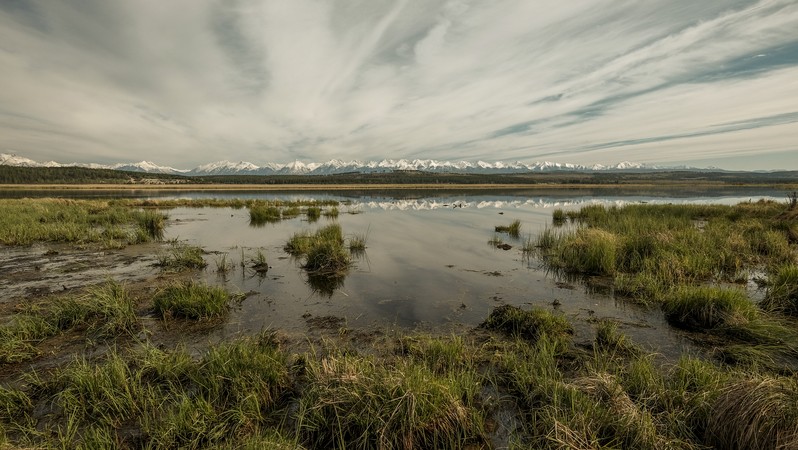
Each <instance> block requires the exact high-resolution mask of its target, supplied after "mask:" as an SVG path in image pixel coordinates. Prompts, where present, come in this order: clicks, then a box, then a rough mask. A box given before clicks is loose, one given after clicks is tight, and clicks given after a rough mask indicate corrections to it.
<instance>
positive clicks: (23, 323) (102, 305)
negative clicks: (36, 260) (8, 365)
mask: <svg viewBox="0 0 798 450" xmlns="http://www.w3.org/2000/svg"><path fill="white" fill-rule="evenodd" d="M138 328H139V321H138V318H137V316H136V311H135V305H134V302H133V299H131V297H130V295H129V293H128V291H127V289H126V288H125V287H124V286H123V285H121V284H119V283H117V282H115V281H108V282H106V283H104V284H101V285H98V286H94V287H91V288H89V289H87V290H86V292H85V293H83V294H80V295H68V296H63V297H55V298H51V299H47V300H46V301H44V302H42V303H40V304H34V305H31V306H29V307H28V308H27V310H25V311H24V312H22V313H20V314H17V315H16V316H15V317H14V318H13V319H12V321H11V322H10V323H7V324H4V325H3V326H2V327H0V363H2V362H16V361H24V360H26V359H29V358H31V357H33V356H35V355H36V354H38V350H37V348H36V344H38V343H40V342H42V341H43V340H45V339H47V338H50V337H53V336H55V335H56V334H58V333H60V332H62V331H67V330H72V329H81V330H84V332H85V333H86V335H87V336H88V337H90V338H92V339H97V340H108V339H110V338H113V337H115V336H119V335H123V334H127V335H132V334H133V333H134V332H135V331H136V330H137V329H138Z"/></svg>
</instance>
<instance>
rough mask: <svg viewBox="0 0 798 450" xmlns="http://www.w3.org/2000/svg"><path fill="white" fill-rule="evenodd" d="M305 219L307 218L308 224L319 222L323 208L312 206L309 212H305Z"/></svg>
mask: <svg viewBox="0 0 798 450" xmlns="http://www.w3.org/2000/svg"><path fill="white" fill-rule="evenodd" d="M305 217H307V219H308V222H315V221H317V220H319V217H321V208H319V207H318V206H310V207H308V209H307V210H305Z"/></svg>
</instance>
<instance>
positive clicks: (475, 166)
mask: <svg viewBox="0 0 798 450" xmlns="http://www.w3.org/2000/svg"><path fill="white" fill-rule="evenodd" d="M0 165H9V166H19V167H67V166H77V167H88V168H102V169H116V170H126V171H132V172H145V173H163V174H173V175H189V176H203V175H333V174H340V173H352V172H358V173H380V172H391V171H396V170H413V171H422V172H435V173H478V174H496V173H524V172H555V171H583V172H596V171H602V172H607V171H635V170H637V171H641V170H666V169H674V168H671V167H659V166H649V165H646V164H640V163H634V162H629V161H623V162H620V163H618V164H614V165H610V166H607V165H602V164H594V165H590V166H587V165H580V164H570V163H553V162H549V161H541V162H533V163H523V162H520V161H515V162H509V163H507V162H502V161H497V162H487V161H476V162H471V161H438V160H434V159H414V160H407V159H398V160H395V159H383V160H381V161H360V160H352V161H343V160H340V159H332V160H330V161H327V162H324V163H315V162H313V163H303V162H302V161H294V162H291V163H288V164H278V163H267V164H264V165H262V166H258V165H255V164H253V163H251V162H247V161H239V162H231V161H217V162H213V163H209V164H203V165H201V166H198V167H195V168H193V169H176V168H174V167H166V166H159V165H157V164H155V163H152V162H149V161H141V162H137V163H119V164H113V165H102V164H95V163H89V164H85V163H81V164H78V163H72V164H60V163H57V162H54V161H50V162H46V163H39V162H36V161H34V160H32V159H28V158H25V157H22V156H18V155H14V154H8V153H0ZM678 169H680V170H690V169H695V168H687V167H685V166H680V167H678Z"/></svg>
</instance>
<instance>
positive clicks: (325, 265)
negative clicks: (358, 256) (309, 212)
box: [284, 224, 352, 276]
mask: <svg viewBox="0 0 798 450" xmlns="http://www.w3.org/2000/svg"><path fill="white" fill-rule="evenodd" d="M284 249H285V251H287V252H288V253H290V254H292V255H294V256H297V257H304V259H305V262H304V264H303V267H304V268H305V269H306V270H307V271H308V272H309V273H310V274H312V275H315V276H336V275H340V274H343V273H345V272H346V271H347V270H348V269H349V266H350V265H351V264H352V257H351V254H350V252H349V251H347V249H346V248H345V246H344V237H343V231H342V230H341V226H340V225H339V224H332V225H327V226H325V227H322V228H320V229H318V230H317V231H316V232H315V233H314V234H310V233H308V232H302V233H296V234H294V235H293V236H292V237H291V238H290V239H289V240H288V242H287V243H286V245H285V247H284Z"/></svg>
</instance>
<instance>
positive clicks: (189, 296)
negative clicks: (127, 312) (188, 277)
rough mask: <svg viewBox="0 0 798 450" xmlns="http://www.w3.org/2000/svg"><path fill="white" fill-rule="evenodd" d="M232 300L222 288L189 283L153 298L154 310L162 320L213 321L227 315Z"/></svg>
mask: <svg viewBox="0 0 798 450" xmlns="http://www.w3.org/2000/svg"><path fill="white" fill-rule="evenodd" d="M230 300H231V295H230V294H229V293H227V291H225V290H224V289H223V288H221V287H218V286H208V285H207V284H201V283H197V282H195V281H187V282H181V283H175V284H173V285H171V286H167V287H166V288H164V289H162V290H161V291H160V292H158V293H157V294H156V295H155V297H154V298H153V310H154V311H155V313H156V314H158V315H159V316H160V317H161V318H162V319H168V318H171V317H182V318H187V319H193V320H202V319H213V318H218V317H222V316H225V315H226V314H227V312H228V310H229V302H230Z"/></svg>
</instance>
